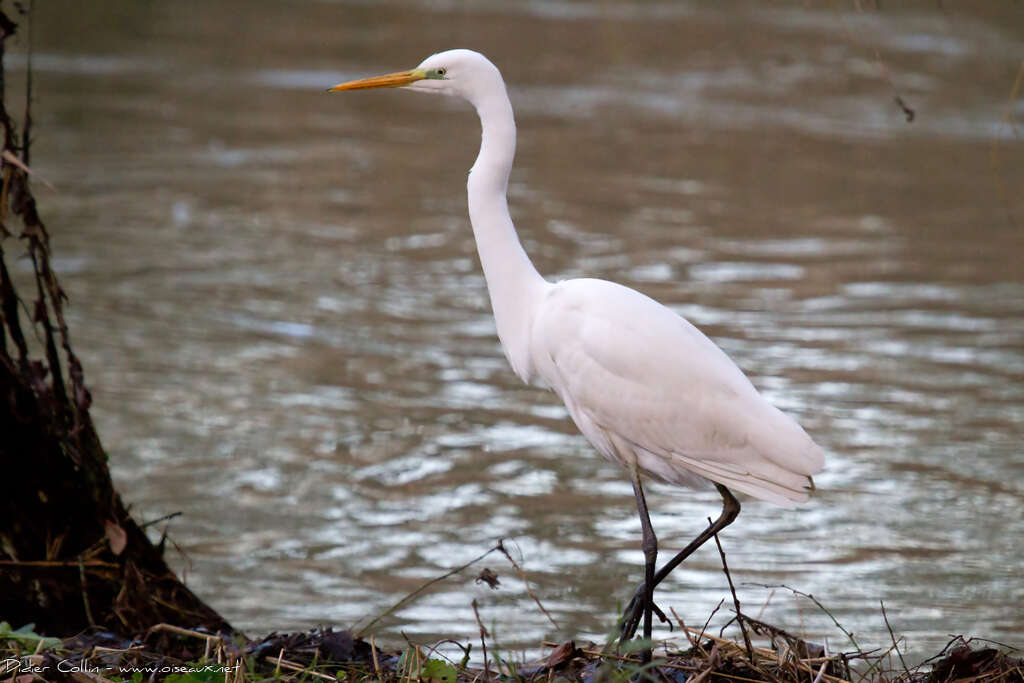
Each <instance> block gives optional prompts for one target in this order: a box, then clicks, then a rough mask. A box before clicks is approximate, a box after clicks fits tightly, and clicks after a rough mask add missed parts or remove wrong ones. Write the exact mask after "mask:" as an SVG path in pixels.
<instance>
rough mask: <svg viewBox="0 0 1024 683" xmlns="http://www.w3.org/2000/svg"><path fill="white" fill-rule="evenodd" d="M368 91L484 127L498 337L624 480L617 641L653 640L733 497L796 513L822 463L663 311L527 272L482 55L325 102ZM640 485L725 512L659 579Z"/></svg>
mask: <svg viewBox="0 0 1024 683" xmlns="http://www.w3.org/2000/svg"><path fill="white" fill-rule="evenodd" d="M378 87H407V88H408V89H410V90H417V91H422V92H433V93H438V94H445V95H456V96H459V97H462V98H463V99H466V100H468V101H469V102H470V103H472V104H473V106H474V107H475V108H476V110H477V113H478V115H479V116H480V123H481V143H480V153H479V155H478V156H477V159H476V163H474V165H473V168H472V170H471V171H470V174H469V182H468V187H467V190H468V193H467V194H468V200H469V202H468V203H469V216H470V221H471V223H472V225H473V235H474V237H475V239H476V244H477V250H478V252H479V254H480V262H481V265H482V267H483V271H484V276H485V278H486V280H487V289H488V293H489V294H490V298H491V305H492V307H493V309H494V319H495V324H496V326H497V330H498V337H499V338H500V340H501V344H502V348H503V349H504V351H505V355H506V356H507V357H508V360H509V363H510V364H511V366H512V368H513V370H514V371H515V372H516V374H517V375H519V376H520V377H521V378H523V379H524V380H526V381H528V382H532V383H535V384H543V385H547V386H549V387H550V388H551V389H553V390H554V391H555V393H557V394H558V396H559V397H561V399H562V401H564V402H565V405H566V407H567V408H568V409H569V413H570V415H571V416H572V419H573V420H574V421H575V422H576V425H577V426H578V427H579V429H580V431H581V432H583V435H584V436H586V438H587V439H588V440H589V441H590V443H591V444H593V445H594V447H595V448H596V449H597V450H598V451H599V452H600V453H601V454H602V455H604V456H605V457H607V458H610V459H612V460H615V461H617V462H619V463H621V464H622V465H623V466H624V467H625V468H626V470H627V471H628V472H629V474H630V477H631V479H632V481H633V488H634V492H635V494H636V499H637V507H638V510H639V512H640V521H641V526H642V527H643V531H644V542H643V548H644V554H645V559H646V564H645V578H644V583H643V584H642V586H641V588H640V589H638V591H637V593H636V595H635V596H634V600H633V602H632V603H631V604H630V607H629V608H627V610H626V614H625V615H624V619H623V626H622V629H621V634H622V637H623V638H628V637H631V636H632V634H633V633H634V632H635V630H636V628H637V621H638V618H639V613H640V612H641V611H642V616H643V620H644V637H645V638H650V636H651V621H652V616H651V615H652V611H653V609H654V603H653V590H654V586H655V585H656V584H657V583H658V581H660V580H661V579H662V578H664V576H665V575H667V574H668V572H670V571H671V570H672V568H674V567H675V566H677V565H678V564H679V563H680V562H681V561H682V560H683V559H685V557H687V556H688V555H689V554H690V553H691V552H693V551H694V550H696V548H697V547H699V546H700V545H701V544H702V543H704V542H705V541H707V540H708V539H709V538H711V537H712V535H713V534H714V533H717V531H719V530H721V529H722V528H724V527H725V526H726V525H728V524H729V523H730V522H731V521H732V520H733V519H734V518H735V516H736V514H738V512H739V503H738V502H737V501H736V499H735V498H734V497H733V496H732V494H731V493H730V492H729V489H735V490H737V491H741V492H743V493H746V494H749V495H751V496H754V497H755V498H760V499H762V500H766V501H770V502H772V503H776V504H778V505H782V506H785V507H793V506H794V505H795V504H796V503H800V502H803V501H805V500H807V498H808V493H809V491H810V490H811V489H812V488H813V484H812V482H811V479H810V477H811V475H813V474H815V473H816V472H818V471H819V470H821V469H822V467H823V465H824V454H823V453H822V451H821V449H820V448H818V446H817V445H815V443H814V442H813V441H812V440H811V439H810V437H809V436H807V434H806V433H805V432H804V430H803V429H802V428H801V427H800V426H799V425H798V424H797V423H796V422H795V421H793V419H791V418H790V417H788V416H787V415H785V414H783V413H782V412H780V411H779V410H778V409H777V408H775V407H774V406H772V405H771V404H770V403H768V402H767V401H766V400H765V399H764V398H763V397H762V396H761V395H760V394H759V393H758V392H757V390H756V389H755V388H754V386H753V385H752V384H751V383H750V381H749V380H748V379H747V378H746V376H745V375H744V374H743V373H742V372H741V371H740V369H739V368H738V367H736V365H735V364H734V363H733V362H732V361H731V360H730V359H729V357H728V356H726V355H725V354H724V353H723V352H722V351H721V350H720V349H719V348H718V347H717V346H715V345H714V343H712V342H711V341H710V340H709V339H708V338H707V337H706V336H704V334H703V333H701V332H700V330H698V329H697V328H696V327H694V326H693V325H691V324H690V323H689V322H687V321H686V320H684V319H683V318H682V317H680V316H678V315H676V314H675V313H673V312H672V311H671V310H669V309H668V308H666V307H664V306H662V305H661V304H659V303H658V302H656V301H654V300H653V299H651V298H649V297H647V296H645V295H643V294H641V293H639V292H636V291H634V290H632V289H629V288H627V287H623V286H621V285H617V284H615V283H612V282H606V281H604V280H593V279H578V280H566V281H563V282H558V283H554V284H552V283H550V282H547V281H546V280H544V279H543V278H542V277H541V276H540V275H539V274H538V273H537V271H536V269H535V268H534V267H533V264H532V263H531V262H530V259H529V257H528V256H527V255H526V253H525V251H523V248H522V245H521V244H520V242H519V238H518V237H517V235H516V231H515V228H514V226H513V225H512V220H511V218H510V217H509V212H508V206H507V203H506V190H507V187H508V177H509V172H510V171H511V168H512V161H513V158H514V156H515V147H516V128H515V121H514V117H513V114H512V106H511V104H510V102H509V99H508V95H507V93H506V91H505V83H504V81H503V80H502V78H501V74H500V73H499V72H498V69H497V68H496V67H495V66H494V65H493V64H492V63H491V62H490V61H488V59H487V58H486V57H484V56H483V55H481V54H478V53H476V52H471V51H469V50H449V51H447V52H441V53H439V54H436V55H433V56H431V57H429V58H427V59H426V60H424V61H423V63H421V64H420V65H419V66H418V67H417V68H415V69H412V70H410V71H403V72H398V73H394V74H388V75H386V76H378V77H374V78H367V79H361V80H358V81H351V82H349V83H343V84H341V85H338V86H335V87H334V88H331V90H335V91H337V90H358V89H364V88H378ZM641 475H647V476H649V477H653V478H655V479H659V480H662V481H665V482H669V483H673V484H692V483H694V482H700V481H701V480H702V478H703V479H704V480H710V481H712V482H715V483H716V484H717V485H719V486H718V489H719V492H720V493H721V494H722V497H723V502H724V507H723V512H722V515H721V516H720V517H719V519H718V520H717V521H716V522H714V523H713V524H712V526H711V527H708V528H707V529H705V531H703V532H702V533H701V535H699V536H698V537H697V538H696V539H695V540H694V541H693V542H691V543H690V545H689V546H687V548H685V549H684V550H683V551H681V552H680V553H679V554H677V555H676V556H675V557H674V558H673V559H672V560H671V561H670V562H668V563H667V564H666V565H665V567H663V568H662V570H661V571H659V572H657V573H655V571H654V563H655V559H656V555H657V540H656V538H655V536H654V531H653V529H652V528H651V525H650V518H649V515H648V513H647V504H646V501H645V500H644V496H643V489H642V486H641V482H640V477H641ZM649 659H650V651H649V650H647V651H646V652H645V660H649Z"/></svg>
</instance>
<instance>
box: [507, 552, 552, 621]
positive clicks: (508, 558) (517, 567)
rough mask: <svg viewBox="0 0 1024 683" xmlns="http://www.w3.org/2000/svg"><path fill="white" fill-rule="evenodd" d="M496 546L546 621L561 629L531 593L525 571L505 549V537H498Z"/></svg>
mask: <svg viewBox="0 0 1024 683" xmlns="http://www.w3.org/2000/svg"><path fill="white" fill-rule="evenodd" d="M496 547H497V549H498V550H500V551H501V554H502V555H504V556H505V558H506V559H507V560H508V561H509V562H511V563H512V566H513V567H515V568H516V572H518V573H519V579H520V580H521V581H522V582H523V586H525V587H526V594H527V595H529V596H530V597H531V598H533V601H534V602H535V603H537V607H539V608H540V611H541V612H543V613H544V616H546V617H547V618H548V621H550V622H551V625H552V626H554V627H555V630H556V631H561V630H562V629H561V627H560V626H559V625H558V624H557V623H556V622H555V620H554V618H553V617H552V616H551V614H550V613H549V612H548V611H547V610H546V609H544V605H542V604H541V602H540V600H538V599H537V596H536V595H534V594H533V591H532V590H530V582H529V581H527V580H526V572H524V571H523V570H522V569H521V568H520V567H519V565H518V564H516V561H515V560H513V559H512V556H511V555H510V554H509V552H508V550H506V549H505V539H503V538H502V539H498V545H497V546H496Z"/></svg>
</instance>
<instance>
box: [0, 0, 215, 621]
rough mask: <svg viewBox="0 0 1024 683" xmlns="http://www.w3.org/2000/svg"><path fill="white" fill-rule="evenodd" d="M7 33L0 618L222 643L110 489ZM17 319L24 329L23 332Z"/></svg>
mask: <svg viewBox="0 0 1024 683" xmlns="http://www.w3.org/2000/svg"><path fill="white" fill-rule="evenodd" d="M15 29H16V25H15V24H14V23H13V22H12V21H11V20H10V19H9V18H8V16H7V15H6V14H5V13H4V12H3V11H2V10H0V127H2V129H3V136H4V137H3V159H2V160H0V164H2V165H0V179H2V192H0V472H2V473H3V475H4V479H5V482H4V485H3V491H2V492H0V617H2V618H3V620H5V621H8V622H10V623H11V624H12V625H13V626H14V627H19V626H21V625H24V624H27V623H31V622H34V623H35V624H36V630H37V631H38V632H45V633H47V634H48V635H61V636H64V635H71V634H74V633H77V632H79V631H81V630H83V629H86V628H88V627H90V626H98V627H102V628H104V629H107V630H112V631H115V632H117V633H121V634H124V635H135V634H140V633H142V632H144V631H146V630H147V629H148V628H149V627H151V626H153V625H155V624H158V623H161V622H168V623H173V624H176V625H179V626H186V627H191V628H196V627H204V628H206V629H209V630H211V631H230V630H231V626H230V625H229V624H228V623H227V622H226V621H225V620H224V619H223V618H222V617H221V616H220V615H219V614H217V613H216V612H215V611H214V610H213V609H211V608H210V607H208V606H207V605H206V604H205V603H203V601H202V600H200V599H199V598H197V597H196V596H195V595H193V594H192V592H191V591H189V590H188V588H186V587H185V586H184V585H183V584H182V583H181V582H180V581H179V580H178V578H177V577H176V576H175V575H174V573H173V572H172V571H171V570H170V569H169V568H168V567H167V564H166V562H165V561H164V558H163V548H162V544H161V546H159V547H158V546H155V545H153V543H152V542H151V541H150V540H149V538H148V537H147V536H146V533H145V531H144V530H143V529H142V528H141V527H140V526H139V525H138V524H136V523H135V521H134V520H133V519H132V518H131V517H130V516H129V514H128V511H127V510H126V509H125V507H124V504H123V503H122V502H121V497H120V496H119V495H118V493H117V491H115V490H114V485H113V483H112V482H111V480H110V472H109V470H108V469H107V454H106V452H105V451H104V450H103V446H102V444H101V443H100V440H99V437H98V436H97V435H96V431H95V429H94V428H93V424H92V420H91V419H90V417H89V404H90V396H89V391H88V389H86V386H85V380H84V377H83V373H82V366H81V364H80V363H79V361H78V358H77V357H76V356H75V354H74V352H73V351H72V348H71V342H70V337H69V333H68V328H67V325H66V323H65V320H64V312H63V306H64V304H65V302H66V299H67V297H66V296H65V294H64V292H63V290H62V289H61V287H60V284H59V283H58V281H57V277H56V275H55V274H54V273H53V271H52V270H51V268H50V251H49V235H48V234H47V231H46V228H45V227H44V225H43V223H42V221H41V220H40V218H39V215H38V213H37V211H36V203H35V199H34V198H33V197H32V193H31V190H30V188H29V174H28V159H29V150H28V147H29V145H28V143H29V128H30V126H31V117H30V112H29V110H28V108H26V112H25V120H24V122H23V125H24V128H25V131H24V134H23V135H22V136H19V135H18V133H17V130H16V127H15V125H14V123H13V122H12V120H11V118H10V116H9V114H8V112H7V108H6V106H5V104H4V101H3V98H4V95H5V88H4V73H3V54H4V42H5V41H6V39H7V38H9V37H10V36H12V35H13V34H14V31H15ZM29 76H30V78H29V81H28V83H29V87H31V74H30V75H29ZM29 94H30V93H29ZM26 99H27V101H28V102H29V103H31V99H32V98H31V97H27V98H26ZM15 217H17V218H18V219H19V222H20V224H21V225H20V228H21V229H20V232H19V235H18V241H15V240H14V239H12V238H13V234H12V233H13V232H14V229H12V228H11V222H12V220H13V219H14V218H15ZM12 244H13V245H16V248H17V249H18V251H20V250H21V248H22V245H23V246H24V248H27V251H28V255H29V257H30V260H31V262H32V265H33V268H34V272H35V290H36V291H35V292H34V294H35V301H34V302H33V305H32V307H31V308H30V309H29V308H26V307H25V306H24V305H23V304H22V300H21V299H20V298H19V295H18V292H17V291H16V289H15V286H14V283H13V282H12V280H11V277H10V273H9V271H8V269H7V266H6V263H5V258H6V254H5V252H4V247H5V246H9V245H12ZM26 310H31V311H32V319H31V320H24V321H23V320H22V318H23V314H22V312H23V311H26ZM23 324H24V325H26V328H25V330H23V328H22V325H23ZM26 338H27V339H28V340H30V341H32V342H33V343H34V340H37V339H38V340H41V348H39V349H38V350H36V349H35V348H30V344H29V343H28V342H27V341H26ZM33 352H35V353H36V354H38V355H39V356H41V357H40V358H33V357H32V354H33ZM65 376H66V379H65Z"/></svg>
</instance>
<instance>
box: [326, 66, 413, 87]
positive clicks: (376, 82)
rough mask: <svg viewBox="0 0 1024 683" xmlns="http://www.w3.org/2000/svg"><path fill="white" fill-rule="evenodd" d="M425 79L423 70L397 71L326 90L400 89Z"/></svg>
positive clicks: (341, 84)
mask: <svg viewBox="0 0 1024 683" xmlns="http://www.w3.org/2000/svg"><path fill="white" fill-rule="evenodd" d="M426 77H427V73H426V71H424V70H423V69H413V70H411V71H398V72H396V73H393V74H385V75H383V76H373V77H372V78H360V79H359V80H356V81H348V82H347V83H339V84H338V85H336V86H334V87H333V88H328V89H327V91H328V92H340V91H342V90H366V89H367V88H401V87H402V86H403V85H409V84H410V83H415V82H416V81H421V80H423V79H424V78H426Z"/></svg>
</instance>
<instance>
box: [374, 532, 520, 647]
mask: <svg viewBox="0 0 1024 683" xmlns="http://www.w3.org/2000/svg"><path fill="white" fill-rule="evenodd" d="M497 550H503V547H502V545H501V542H500V541H499V542H498V545H496V546H494V547H493V548H491V549H490V550H488V551H487V552H485V553H483V554H482V555H480V556H479V557H477V558H475V559H472V560H470V561H469V562H467V563H466V564H464V565H462V566H461V567H456V568H455V569H452V570H451V571H449V572H445V573H444V574H442V575H441V576H438V577H436V578H433V579H431V580H430V581H427V582H426V583H425V584H423V585H422V586H420V587H419V588H417V589H416V590H414V591H413V592H411V593H409V594H408V595H406V596H405V597H403V598H402V599H401V600H399V601H398V602H396V603H395V604H393V605H391V607H388V608H387V609H386V610H384V611H383V612H381V613H380V614H378V615H377V616H376V617H374V618H373V621H371V622H370V623H369V624H367V625H366V626H363V627H361V628H360V629H359V630H357V631H355V632H354V633H355V636H356V637H357V638H361V637H362V636H363V634H364V633H366V632H367V631H368V630H369V629H370V627H372V626H373V625H374V624H376V623H377V622H378V621H380V620H381V619H383V618H384V617H386V616H388V615H389V614H391V613H392V612H394V611H395V610H397V609H399V608H400V607H402V606H404V605H405V604H406V603H407V602H409V601H410V600H412V599H413V598H415V597H416V596H417V595H419V594H420V593H422V592H423V591H425V590H427V589H428V588H430V587H431V586H433V585H434V584H435V583H440V582H441V581H444V580H445V579H447V578H448V577H450V576H455V575H456V574H458V573H459V572H461V571H463V570H465V569H468V568H469V567H472V566H473V565H474V564H476V563H477V562H479V561H480V560H482V559H484V558H485V557H487V556H488V555H490V554H491V553H493V552H495V551H497Z"/></svg>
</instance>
